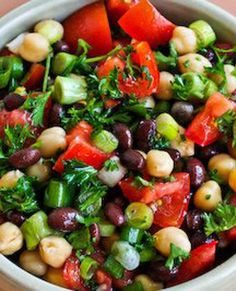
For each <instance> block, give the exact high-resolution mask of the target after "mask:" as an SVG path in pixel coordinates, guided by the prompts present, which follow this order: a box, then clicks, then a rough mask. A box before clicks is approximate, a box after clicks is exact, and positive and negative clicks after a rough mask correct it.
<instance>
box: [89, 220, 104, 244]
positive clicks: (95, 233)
mask: <svg viewBox="0 0 236 291" xmlns="http://www.w3.org/2000/svg"><path fill="white" fill-rule="evenodd" d="M89 232H90V235H91V237H92V239H93V245H95V246H97V245H98V244H99V242H100V239H101V236H100V229H99V226H98V225H97V223H93V224H91V225H90V226H89Z"/></svg>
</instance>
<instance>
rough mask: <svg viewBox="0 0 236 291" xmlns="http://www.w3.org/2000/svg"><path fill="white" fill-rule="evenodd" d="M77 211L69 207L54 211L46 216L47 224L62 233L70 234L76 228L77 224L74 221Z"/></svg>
mask: <svg viewBox="0 0 236 291" xmlns="http://www.w3.org/2000/svg"><path fill="white" fill-rule="evenodd" d="M77 215H78V211H77V210H75V209H73V208H70V207H62V208H56V209H54V210H53V211H52V212H51V213H50V214H49V215H48V224H49V225H50V226H51V227H52V228H53V229H56V230H59V231H62V232H71V231H74V230H76V229H77V228H78V226H79V223H78V221H77V220H76V216H77Z"/></svg>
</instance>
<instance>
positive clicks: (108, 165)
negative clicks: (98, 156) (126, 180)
mask: <svg viewBox="0 0 236 291" xmlns="http://www.w3.org/2000/svg"><path fill="white" fill-rule="evenodd" d="M104 167H105V169H106V171H108V172H113V171H116V170H119V166H118V164H117V161H116V160H112V159H110V160H107V161H106V162H105V163H104Z"/></svg>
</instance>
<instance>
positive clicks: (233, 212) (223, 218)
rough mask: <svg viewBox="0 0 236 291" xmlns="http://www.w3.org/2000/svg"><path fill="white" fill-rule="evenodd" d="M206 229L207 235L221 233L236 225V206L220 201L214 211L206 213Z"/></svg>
mask: <svg viewBox="0 0 236 291" xmlns="http://www.w3.org/2000/svg"><path fill="white" fill-rule="evenodd" d="M204 221H205V226H204V231H205V233H206V235H207V236H209V235H211V234H212V233H214V232H215V233H220V232H222V231H226V230H229V229H231V228H233V227H234V226H236V207H235V206H233V205H230V204H224V203H220V204H219V205H218V206H217V208H216V210H214V211H213V212H212V213H209V214H206V213H205V215H204Z"/></svg>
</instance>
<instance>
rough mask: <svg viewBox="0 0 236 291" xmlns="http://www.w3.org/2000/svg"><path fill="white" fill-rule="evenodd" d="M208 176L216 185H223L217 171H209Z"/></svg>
mask: <svg viewBox="0 0 236 291" xmlns="http://www.w3.org/2000/svg"><path fill="white" fill-rule="evenodd" d="M208 175H209V177H210V179H211V180H214V181H216V182H217V183H218V184H222V183H223V180H222V179H221V177H220V176H219V174H218V171H217V170H216V169H213V170H210V171H209V172H208Z"/></svg>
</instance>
